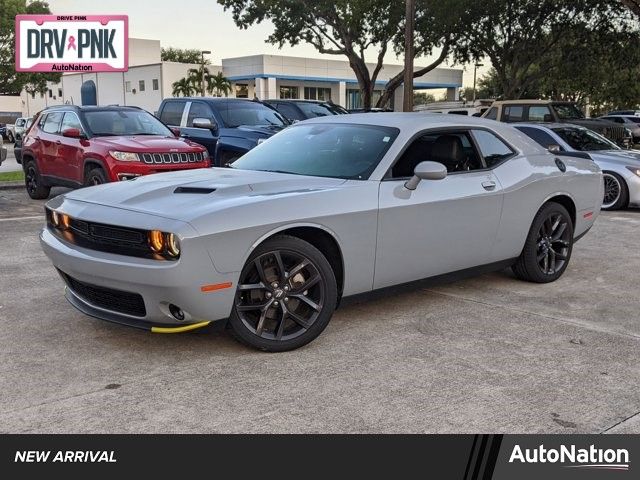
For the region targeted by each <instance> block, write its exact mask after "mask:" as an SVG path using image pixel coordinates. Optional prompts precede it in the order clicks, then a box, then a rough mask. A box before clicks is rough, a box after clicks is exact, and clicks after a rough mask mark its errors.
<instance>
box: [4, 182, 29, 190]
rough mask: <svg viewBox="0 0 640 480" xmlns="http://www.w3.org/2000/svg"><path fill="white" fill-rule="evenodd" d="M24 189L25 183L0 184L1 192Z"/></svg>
mask: <svg viewBox="0 0 640 480" xmlns="http://www.w3.org/2000/svg"><path fill="white" fill-rule="evenodd" d="M19 188H24V182H0V190H17V189H19Z"/></svg>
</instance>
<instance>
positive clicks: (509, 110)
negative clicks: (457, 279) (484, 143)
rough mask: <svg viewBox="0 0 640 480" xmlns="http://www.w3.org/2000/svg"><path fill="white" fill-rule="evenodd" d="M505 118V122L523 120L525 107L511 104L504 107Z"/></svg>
mask: <svg viewBox="0 0 640 480" xmlns="http://www.w3.org/2000/svg"><path fill="white" fill-rule="evenodd" d="M503 112H504V115H503V118H502V120H503V121H505V122H521V121H522V113H523V112H524V107H523V106H522V105H510V106H507V107H503Z"/></svg>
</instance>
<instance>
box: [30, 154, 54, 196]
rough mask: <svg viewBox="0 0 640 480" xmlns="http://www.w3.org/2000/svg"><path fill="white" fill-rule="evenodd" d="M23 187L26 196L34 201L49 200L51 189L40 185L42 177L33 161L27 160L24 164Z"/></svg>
mask: <svg viewBox="0 0 640 480" xmlns="http://www.w3.org/2000/svg"><path fill="white" fill-rule="evenodd" d="M24 185H25V187H26V188H27V194H28V195H29V196H30V197H31V198H33V199H34V200H44V199H45V198H49V194H50V193H51V187H47V186H44V185H43V184H42V177H41V176H40V172H39V171H38V165H36V162H35V160H27V161H26V163H25V164H24Z"/></svg>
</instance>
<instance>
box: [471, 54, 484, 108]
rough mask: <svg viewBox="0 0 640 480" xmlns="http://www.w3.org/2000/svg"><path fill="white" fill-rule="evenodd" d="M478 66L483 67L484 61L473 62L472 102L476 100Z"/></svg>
mask: <svg viewBox="0 0 640 480" xmlns="http://www.w3.org/2000/svg"><path fill="white" fill-rule="evenodd" d="M478 67H484V63H474V64H473V103H475V102H476V70H477V69H478Z"/></svg>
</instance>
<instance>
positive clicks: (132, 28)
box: [48, 0, 488, 86]
mask: <svg viewBox="0 0 640 480" xmlns="http://www.w3.org/2000/svg"><path fill="white" fill-rule="evenodd" d="M48 2H49V6H50V8H51V12H52V13H54V14H75V15H84V14H87V15H89V14H94V15H97V14H126V15H129V36H130V37H133V38H146V39H153V40H160V43H161V45H162V46H163V47H176V48H195V49H199V50H210V51H211V52H212V54H211V55H210V56H209V59H210V60H211V62H212V63H213V64H217V65H219V64H220V60H221V59H222V58H232V57H241V56H244V55H256V54H261V53H262V54H274V55H291V56H298V57H309V58H333V59H336V58H341V59H344V60H346V57H337V56H335V55H321V54H320V53H318V52H317V51H316V50H315V49H314V48H313V47H312V46H310V45H308V44H300V45H297V46H295V47H291V46H288V45H286V46H284V47H283V48H282V49H279V48H278V46H277V45H271V44H269V43H266V42H265V40H266V39H267V37H268V36H269V35H270V34H271V32H272V31H273V26H272V24H271V23H270V22H264V23H262V24H260V25H254V26H252V27H249V29H247V30H242V29H240V28H238V27H237V26H236V24H235V23H234V21H233V18H232V15H231V12H229V11H227V12H225V11H224V9H223V8H222V7H221V6H220V5H219V4H218V3H217V2H216V1H215V0H181V1H175V0H172V1H169V0H102V1H97V0H48ZM436 53H438V52H436ZM375 56H376V52H375V51H374V50H372V51H370V52H367V60H369V59H370V61H374V59H375ZM385 62H387V63H402V59H401V58H396V56H395V54H394V53H393V52H391V53H388V54H387V56H386V57H385ZM428 63H429V58H417V59H416V61H415V65H417V66H422V65H428ZM487 69H488V67H481V68H479V69H478V77H480V76H482V74H483V73H485V72H486V71H487ZM463 83H464V85H465V86H471V85H473V67H472V66H467V68H466V69H465V73H464V77H463Z"/></svg>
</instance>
